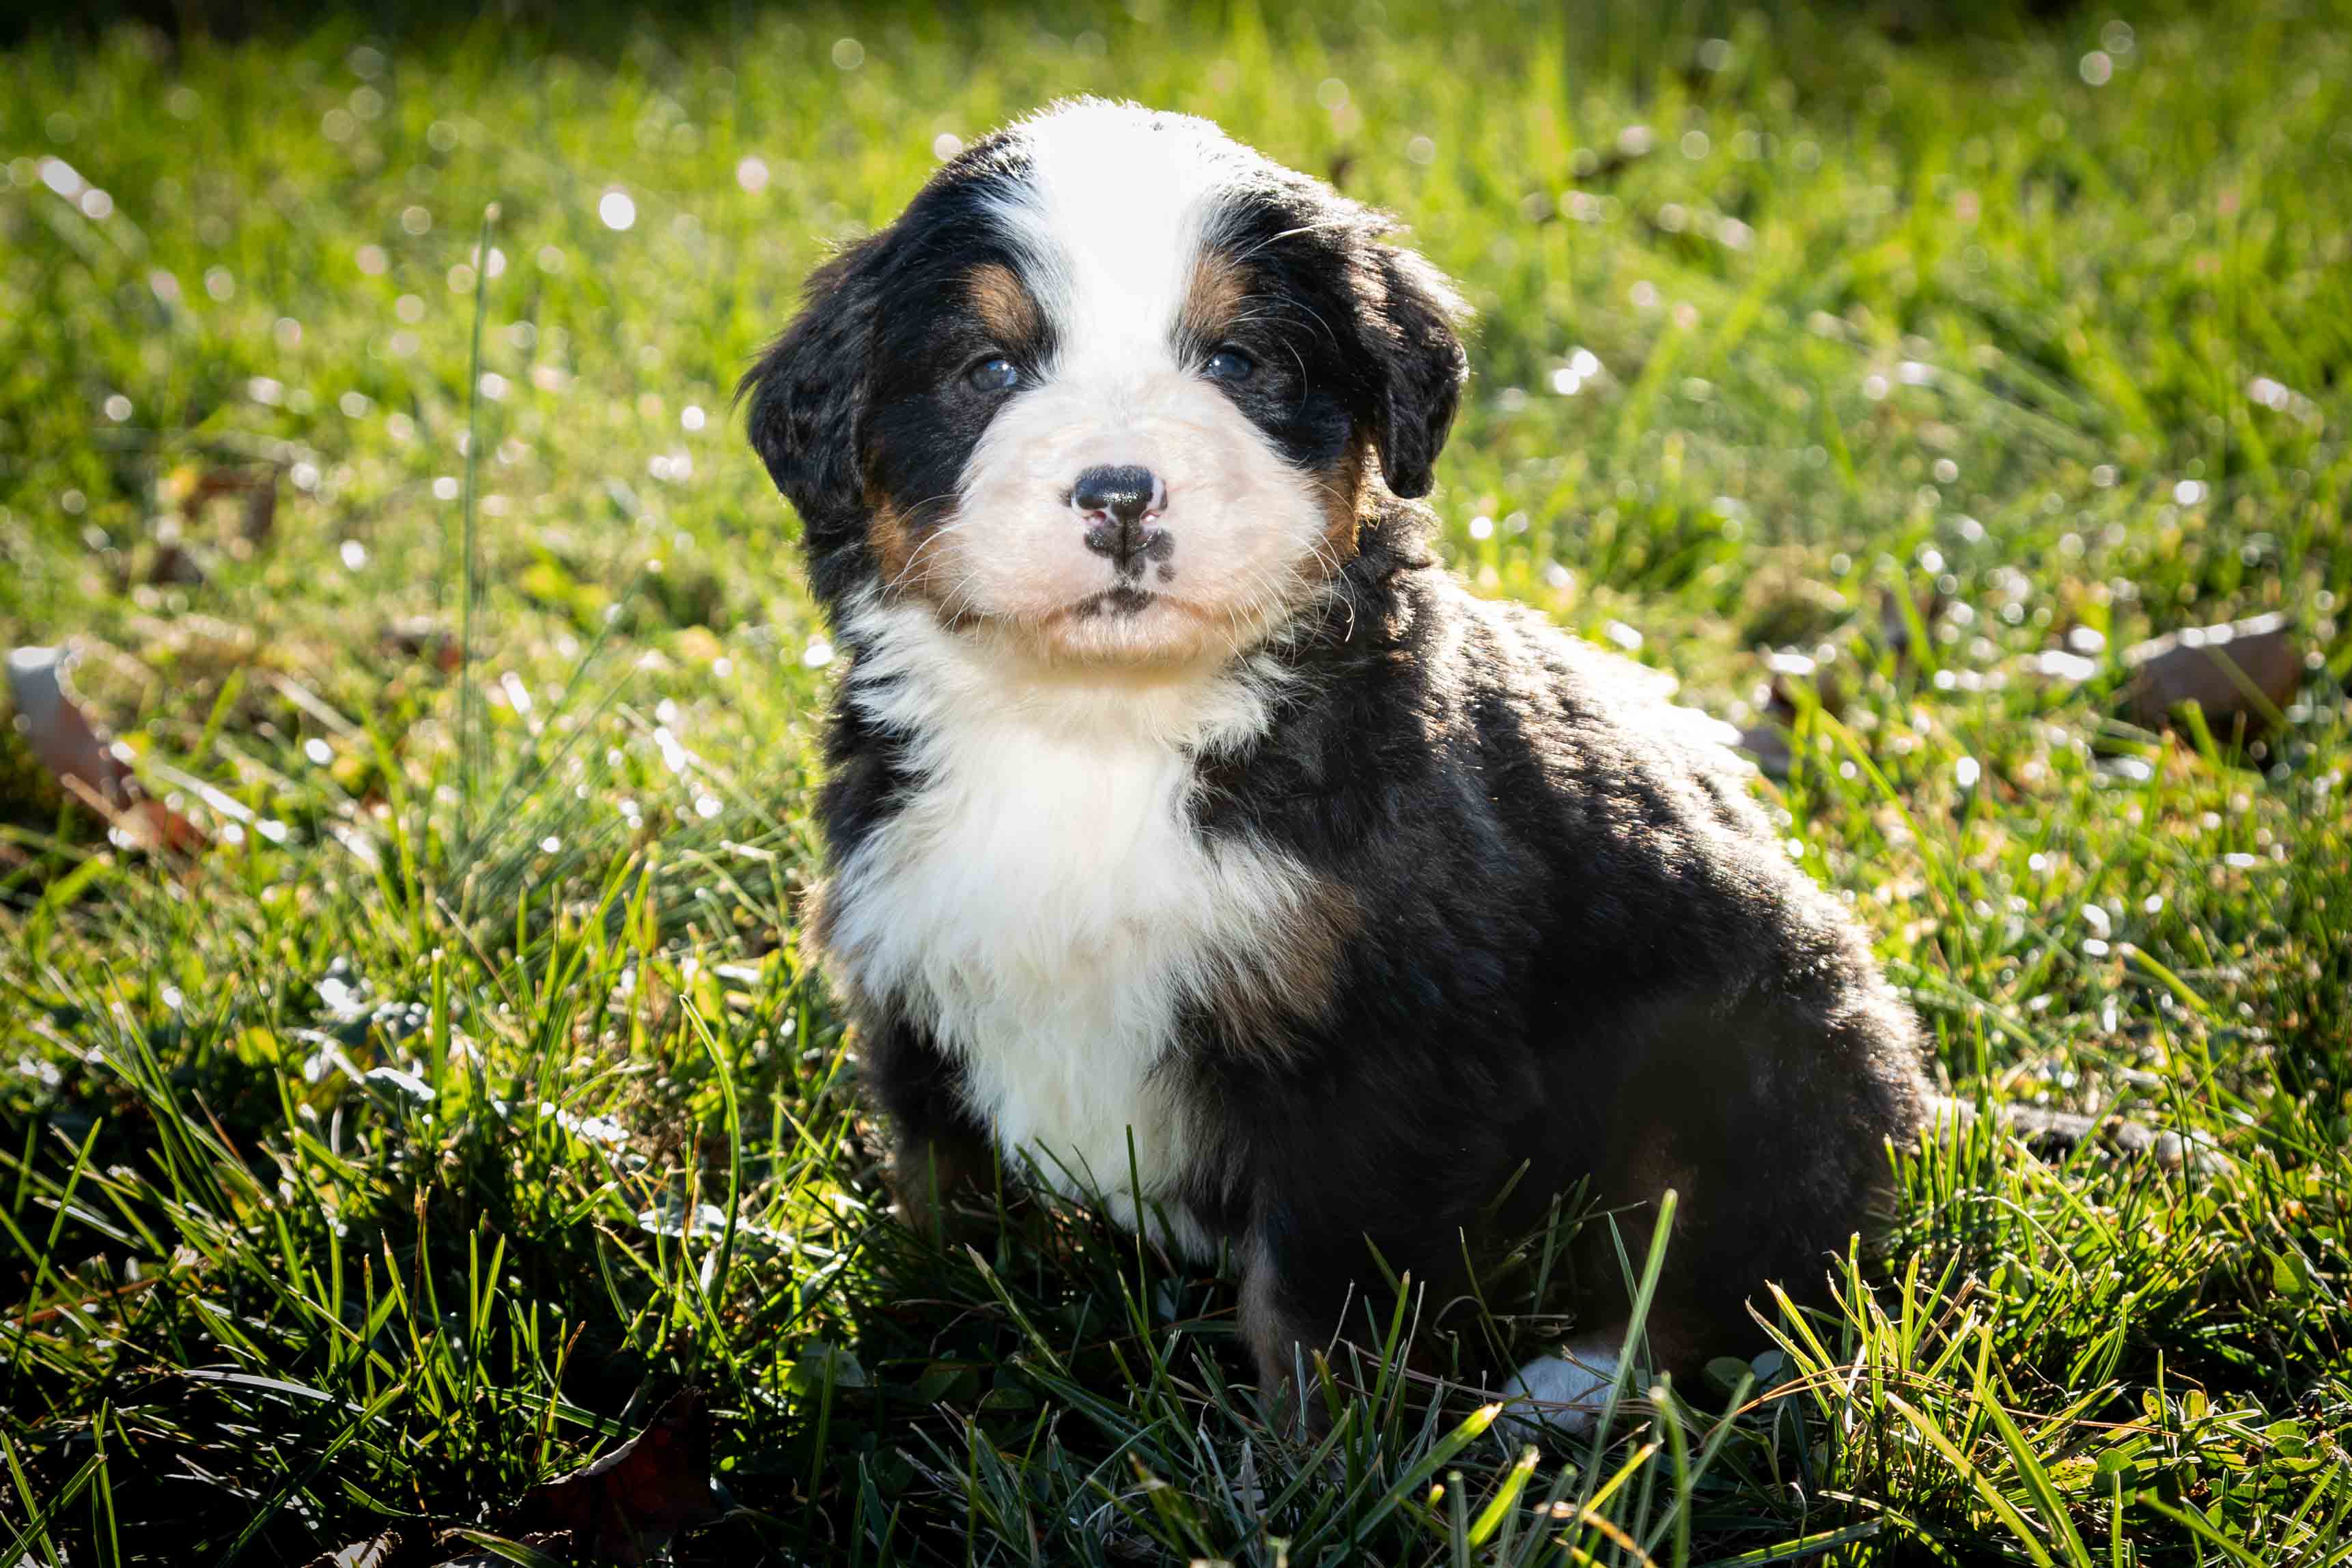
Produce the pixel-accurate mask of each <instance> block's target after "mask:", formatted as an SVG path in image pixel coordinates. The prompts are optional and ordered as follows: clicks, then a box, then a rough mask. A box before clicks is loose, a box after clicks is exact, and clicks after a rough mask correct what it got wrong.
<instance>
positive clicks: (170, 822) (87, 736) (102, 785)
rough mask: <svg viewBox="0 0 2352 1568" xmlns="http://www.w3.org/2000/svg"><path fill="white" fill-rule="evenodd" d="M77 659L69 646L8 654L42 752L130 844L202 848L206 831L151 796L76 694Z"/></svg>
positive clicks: (16, 694) (21, 718)
mask: <svg viewBox="0 0 2352 1568" xmlns="http://www.w3.org/2000/svg"><path fill="white" fill-rule="evenodd" d="M71 664H72V657H71V655H70V654H69V653H68V651H67V650H66V649H64V648H61V647H20V648H16V649H15V650H13V651H12V652H11V653H10V654H9V655H8V691H9V695H10V696H11V697H12V698H13V699H14V700H15V701H16V720H17V725H18V728H19V730H20V731H21V732H22V733H23V735H24V737H25V742H26V745H27V746H28V747H29V748H30V749H31V751H32V753H33V756H34V758H35V759H36V760H37V761H38V762H39V763H40V764H41V765H42V766H43V767H45V768H47V769H48V770H49V772H50V773H53V774H54V775H56V777H57V781H58V784H59V785H60V786H61V787H62V788H63V789H64V790H65V792H66V793H67V794H68V795H72V796H73V797H74V798H75V799H77V800H79V801H80V802H81V803H82V804H83V805H87V806H89V808H90V809H91V810H92V811H94V812H96V813H97V814H98V815H99V816H100V817H101V818H103V819H104V820H105V821H106V822H107V823H108V824H109V825H110V826H111V827H112V828H113V830H114V832H115V833H116V834H117V835H119V836H121V838H122V840H123V841H124V842H125V844H126V845H128V846H129V847H135V848H142V849H174V850H178V851H180V852H182V853H189V852H192V851H194V850H195V849H198V848H200V847H203V845H204V843H205V836H204V833H203V831H202V830H201V829H200V828H198V827H197V826H196V825H195V824H194V823H193V822H190V821H189V820H188V819H187V818H186V817H184V816H181V815H180V814H179V813H178V812H176V811H173V809H172V808H171V807H170V806H168V805H164V804H163V802H162V801H159V800H152V799H150V798H148V796H147V795H145V793H144V792H143V791H142V790H141V789H140V787H139V781H138V779H137V778H136V777H134V776H133V775H132V773H131V766H130V764H129V763H126V762H124V761H123V760H122V757H121V753H120V752H118V751H117V750H116V749H115V748H114V747H113V746H112V745H110V743H109V742H107V740H106V738H105V736H103V735H102V734H100V732H99V729H98V726H97V725H96V724H94V723H92V722H91V721H90V718H89V714H88V713H85V712H84V711H83V710H82V707H81V704H80V703H79V702H78V701H77V700H75V698H74V694H73V689H72V687H71V685H70V683H69V682H68V679H67V676H68V670H69V669H70V667H71Z"/></svg>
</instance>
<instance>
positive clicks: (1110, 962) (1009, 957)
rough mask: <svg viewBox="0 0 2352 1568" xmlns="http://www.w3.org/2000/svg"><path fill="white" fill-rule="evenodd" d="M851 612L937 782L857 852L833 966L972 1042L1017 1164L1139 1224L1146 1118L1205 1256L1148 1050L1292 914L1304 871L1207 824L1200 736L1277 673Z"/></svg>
mask: <svg viewBox="0 0 2352 1568" xmlns="http://www.w3.org/2000/svg"><path fill="white" fill-rule="evenodd" d="M845 621H846V623H847V625H848V626H849V627H850V628H851V630H852V633H853V635H855V636H856V637H857V638H858V639H859V646H860V648H861V652H860V654H859V657H858V659H857V662H856V668H854V670H853V671H852V673H851V676H850V679H851V682H852V684H851V698H852V700H854V701H856V703H857V704H858V705H859V706H860V707H861V708H862V709H864V710H866V712H867V713H868V714H869V715H871V716H872V717H873V718H874V719H875V720H877V721H879V722H882V723H885V724H887V725H889V726H890V727H892V728H893V729H895V730H897V731H899V732H900V733H902V734H904V735H907V736H908V737H910V738H911V740H912V742H913V743H914V753H913V758H912V761H913V763H914V767H915V769H916V771H917V772H919V774H920V776H921V780H922V783H921V785H920V790H919V794H918V795H916V797H915V798H914V799H913V800H912V801H910V802H909V803H908V805H907V807H906V808H905V809H904V810H903V811H901V812H899V813H898V815H897V816H894V817H892V818H891V819H890V821H889V822H888V823H887V824H886V825H884V826H882V827H881V828H879V829H878V830H877V832H876V833H875V835H874V836H873V837H871V838H870V839H868V840H867V841H866V843H865V844H864V845H862V846H861V847H859V848H858V849H857V851H856V853H855V855H853V857H852V858H850V860H849V861H848V862H847V863H846V864H845V866H844V867H843V868H842V871H841V875H840V877H839V878H838V879H837V880H836V882H835V892H834V893H833V895H832V898H833V902H832V904H831V906H830V907H829V909H828V910H827V918H828V921H829V922H830V952H829V953H828V959H829V962H830V963H831V964H832V965H833V966H834V969H835V973H836V974H837V975H840V976H842V977H845V978H846V979H848V980H849V981H850V982H851V983H852V984H854V985H856V987H857V988H858V989H859V990H860V991H862V992H864V993H865V994H867V995H869V996H873V997H876V998H877V999H879V998H888V999H890V1000H892V1001H893V1002H894V1003H895V1004H896V1005H898V1007H899V1008H900V1009H901V1010H903V1011H905V1012H907V1013H908V1014H909V1015H910V1016H913V1017H915V1018H916V1019H918V1020H919V1022H921V1023H922V1024H923V1025H924V1026H926V1027H927V1028H929V1030H930V1031H931V1033H932V1034H933V1036H934V1037H936V1038H937V1039H938V1040H939V1041H940V1043H941V1044H942V1045H944V1046H945V1047H947V1048H949V1049H950V1050H952V1051H954V1052H955V1053H957V1054H958V1055H959V1057H960V1058H961V1059H962V1061H963V1062H964V1063H965V1065H966V1068H967V1070H968V1073H969V1079H970V1086H971V1089H970V1092H971V1098H972V1100H973V1105H972V1109H973V1110H975V1111H976V1112H977V1113H979V1114H980V1115H981V1116H982V1118H983V1119H984V1120H985V1121H986V1122H987V1124H988V1125H989V1126H990V1127H991V1128H992V1129H993V1131H994V1133H995V1135H996V1138H997V1141H998V1143H999V1145H1000V1147H1001V1148H1002V1149H1003V1152H1005V1154H1006V1155H1007V1156H1008V1158H1013V1159H1023V1160H1030V1161H1034V1163H1036V1165H1037V1167H1038V1169H1039V1172H1040V1173H1041V1175H1042V1176H1043V1177H1044V1178H1045V1180H1046V1181H1047V1182H1048V1183H1050V1184H1052V1185H1054V1186H1055V1187H1056V1188H1058V1189H1059V1190H1061V1191H1063V1192H1065V1193H1066V1194H1071V1195H1075V1196H1083V1197H1099V1198H1101V1199H1102V1200H1103V1201H1104V1203H1105V1205H1106V1206H1107V1208H1108V1211H1109V1212H1110V1213H1111V1215H1113V1216H1114V1217H1116V1218H1117V1219H1118V1221H1119V1222H1120V1223H1121V1224H1123V1225H1128V1226H1134V1225H1136V1224H1137V1223H1138V1218H1137V1215H1138V1205H1137V1202H1136V1197H1137V1192H1136V1189H1135V1184H1131V1183H1130V1180H1129V1135H1130V1132H1131V1134H1132V1138H1133V1161H1134V1174H1135V1177H1136V1178H1137V1182H1138V1183H1139V1185H1140V1192H1141V1196H1142V1197H1143V1199H1144V1200H1145V1204H1146V1206H1147V1207H1150V1206H1153V1205H1156V1206H1157V1208H1158V1212H1159V1213H1160V1219H1161V1221H1162V1224H1161V1225H1160V1226H1154V1227H1153V1228H1154V1233H1155V1234H1156V1235H1157V1236H1159V1237H1160V1238H1161V1239H1164V1240H1167V1241H1169V1242H1170V1243H1171V1244H1172V1245H1174V1246H1176V1247H1179V1248H1181V1249H1182V1250H1184V1251H1186V1252H1188V1253H1191V1254H1192V1255H1194V1256H1206V1255H1208V1254H1209V1253H1210V1251H1211V1250H1212V1249H1211V1248H1210V1247H1209V1245H1208V1243H1207V1242H1206V1241H1205V1240H1204V1238H1203V1237H1202V1233H1201V1231H1200V1228H1199V1226H1197V1225H1196V1224H1195V1223H1194V1222H1193V1221H1192V1217H1191V1216H1190V1215H1186V1214H1184V1213H1183V1212H1181V1208H1179V1207H1178V1206H1177V1205H1175V1204H1174V1203H1173V1201H1172V1199H1171V1194H1170V1184H1171V1182H1172V1181H1173V1180H1174V1178H1175V1177H1176V1175H1177V1174H1178V1173H1179V1172H1180V1171H1181V1167H1182V1163H1183V1158H1184V1154H1185V1152H1186V1147H1187V1140H1188V1138H1189V1137H1190V1130H1189V1129H1187V1128H1186V1127H1185V1126H1184V1125H1183V1121H1182V1118H1181V1115H1180V1114H1179V1113H1178V1110H1177V1108H1176V1106H1175V1104H1174V1102H1173V1101H1172V1100H1171V1099H1170V1098H1169V1097H1167V1096H1166V1095H1165V1094H1164V1093H1163V1092H1162V1091H1161V1089H1160V1087H1159V1085H1158V1084H1157V1083H1156V1082H1155V1080H1154V1079H1153V1075H1152V1068H1153V1067H1154V1066H1155V1065H1156V1064H1157V1063H1158V1062H1159V1061H1160V1058H1162V1056H1163V1055H1164V1054H1165V1053H1166V1051H1167V1050H1168V1049H1169V1047H1170V1046H1171V1041H1172V1038H1173V1031H1174V1027H1175V1024H1176V1020H1177V1015H1178V1011H1179V1009H1180V1008H1181V1006H1182V1005H1183V1004H1184V1002H1185V1001H1186V1000H1187V999H1188V998H1189V997H1192V996H1197V995H1199V994H1201V993H1202V990H1203V988H1204V987H1205V986H1206V985H1208V984H1210V983H1211V982H1212V981H1213V979H1214V977H1215V976H1216V975H1217V974H1218V973H1221V972H1222V971H1223V970H1224V968H1225V967H1226V966H1230V965H1235V964H1239V963H1244V962H1246V961H1247V959H1248V957H1249V955H1251V954H1252V953H1254V952H1259V951H1262V950H1263V949H1264V947H1265V944H1266V942H1268V940H1269V936H1270V933H1271V932H1273V931H1276V930H1277V929H1279V928H1280V927H1281V925H1282V924H1283V922H1285V921H1286V920H1287V919H1288V918H1289V917H1290V916H1291V915H1292V914H1293V913H1294V912H1295V910H1296V909H1297V903H1298V901H1299V900H1300V898H1301V896H1302V887H1303V883H1304V878H1305V873H1303V872H1302V871H1301V870H1300V869H1299V868H1297V867H1296V866H1295V865H1292V864H1290V863H1288V862H1287V861H1286V860H1284V859H1282V858H1279V857H1276V856H1275V855H1272V854H1270V853H1265V852H1262V851H1255V850H1251V849H1247V848H1240V847H1231V846H1223V847H1220V846H1217V845H1213V844H1210V843H1206V842H1204V841H1203V840H1202V838H1201V837H1200V836H1199V835H1198V834H1196V833H1195V832H1193V831H1192V827H1191V826H1190V825H1189V824H1188V823H1187V821H1186V816H1185V792H1186V790H1187V788H1188V787H1189V785H1188V778H1189V773H1190V770H1189V767H1188V765H1187V761H1186V752H1188V751H1200V750H1211V751H1213V750H1216V749H1219V748H1220V747H1223V746H1230V745H1233V744H1234V743H1236V742H1240V741H1242V740H1243V739H1244V738H1245V737H1248V736H1250V735H1253V734H1255V733H1256V732H1258V731H1260V730H1262V729H1263V728H1264V726H1265V681H1266V680H1267V679H1270V678H1269V677H1268V676H1267V675H1266V674H1265V672H1264V671H1262V670H1260V669H1258V668H1256V667H1255V665H1254V664H1253V663H1252V662H1250V661H1244V662H1243V663H1242V664H1241V665H1239V666H1237V667H1228V668H1223V669H1219V668H1215V667H1214V666H1213V665H1211V666H1206V667H1202V668H1190V669H1185V670H1179V671H1170V670H1167V669H1164V668H1160V667H1156V666H1155V667H1150V668H1146V669H1137V670H1131V671H1129V672H1126V673H1125V674H1123V675H1122V674H1118V673H1117V672H1111V673H1106V672H1105V671H1104V670H1103V669H1101V668H1093V669H1087V670H1080V669H1076V668H1069V667H1066V666H1058V665H1055V664H1052V663H1045V662H1040V661H1038V660H1037V659H1035V658H1034V657H1032V656H1031V655H1030V654H1029V653H1027V652H1025V651H1024V650H1023V649H1022V648H1021V647H1019V646H1017V645H1015V644H1013V643H1010V642H1007V641H1004V640H1003V639H996V638H991V637H974V636H972V635H971V634H970V633H962V634H959V633H956V632H950V631H949V630H947V629H946V628H944V627H942V626H940V624H939V623H938V621H937V620H936V619H935V618H934V617H933V616H932V615H931V613H930V612H929V610H928V609H927V608H925V607H923V606H921V605H881V604H879V603H877V601H875V600H874V599H872V598H871V597H868V598H867V599H866V600H864V601H863V602H861V603H859V604H858V605H855V606H854V607H852V608H851V609H850V610H849V611H848V612H847V614H846V616H845Z"/></svg>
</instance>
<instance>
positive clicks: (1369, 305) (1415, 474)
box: [1359, 242, 1470, 500]
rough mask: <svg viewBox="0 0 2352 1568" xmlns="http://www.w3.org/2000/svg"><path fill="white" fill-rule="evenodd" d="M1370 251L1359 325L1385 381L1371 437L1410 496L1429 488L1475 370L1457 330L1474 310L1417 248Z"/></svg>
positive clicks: (1397, 486) (1388, 472) (1397, 485)
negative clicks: (1466, 382) (1464, 388)
mask: <svg viewBox="0 0 2352 1568" xmlns="http://www.w3.org/2000/svg"><path fill="white" fill-rule="evenodd" d="M1368 249H1369V251H1370V256H1369V257H1368V258H1367V259H1366V261H1365V264H1364V270H1363V276H1364V278H1365V283H1364V294H1365V299H1364V301H1363V306H1362V309H1361V310H1360V311H1359V316H1360V321H1361V325H1360V331H1361V332H1362V334H1363V342H1364V346H1365V348H1366V350H1367V351H1368V352H1369V353H1370V356H1371V360H1372V363H1373V365H1374V366H1375V368H1376V369H1377V371H1378V373H1379V376H1380V380H1381V387H1380V388H1379V389H1378V392H1377V394H1376V395H1375V398H1374V401H1373V405H1372V440H1373V442H1374V444H1375V445H1376V446H1378V447H1379V448H1380V454H1381V477H1382V478H1384V479H1387V480H1388V483H1389V489H1391V490H1392V491H1394V492H1395V493H1396V494H1398V495H1401V496H1403V497H1405V498H1407V499H1408V500H1410V499H1412V498H1414V497H1417V496H1424V495H1427V494H1428V493H1429V486H1430V480H1431V478H1432V473H1431V470H1432V469H1433V468H1435V466H1436V464H1437V454H1438V453H1439V452H1441V451H1443V450H1444V448H1445V433H1446V431H1447V430H1448V429H1449V428H1451V427H1452V426H1453V424H1454V407H1455V405H1458V404H1459V403H1460V402H1461V398H1462V383H1463V381H1464V379H1465V377H1467V376H1468V375H1469V374H1470V361H1469V356H1468V355H1466V354H1465V353H1463V352H1462V340H1461V338H1460V337H1458V336H1456V335H1455V333H1454V323H1455V322H1456V321H1462V320H1464V319H1465V318H1466V317H1467V316H1468V315H1469V314H1470V308H1469V306H1467V305H1465V304H1464V303H1463V302H1462V297H1461V296H1460V295H1458V294H1456V293H1455V292H1454V288H1453V286H1452V285H1451V284H1449V283H1448V282H1446V280H1445V279H1444V275H1443V274H1441V273H1440V272H1439V271H1438V270H1437V268H1434V267H1432V266H1431V265H1430V264H1429V263H1428V262H1426V261H1423V259H1422V258H1420V257H1418V256H1415V255H1414V254H1413V253H1412V252H1411V251H1409V250H1399V249H1397V248H1395V247H1392V246H1388V245H1382V244H1380V243H1378V242H1374V243H1373V244H1371V245H1370V247H1368Z"/></svg>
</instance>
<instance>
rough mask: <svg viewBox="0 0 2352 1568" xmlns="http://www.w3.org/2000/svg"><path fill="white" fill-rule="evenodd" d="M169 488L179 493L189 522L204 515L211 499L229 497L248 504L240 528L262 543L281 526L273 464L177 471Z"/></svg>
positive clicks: (181, 505)
mask: <svg viewBox="0 0 2352 1568" xmlns="http://www.w3.org/2000/svg"><path fill="white" fill-rule="evenodd" d="M168 489H170V490H172V491H174V492H176V493H177V494H178V497H179V501H180V515H181V516H182V517H184V518H186V519H187V520H188V521H190V522H194V521H196V520H197V519H198V518H199V517H200V516H202V515H203V513H204V510H205V507H206V506H207V505H208V504H210V503H211V502H212V501H214V500H218V499H222V498H226V499H229V500H242V501H243V502H244V503H245V504H244V507H243V509H242V512H241V515H240V516H239V517H238V519H237V524H238V531H240V532H241V533H243V534H244V536H245V537H246V539H247V540H248V541H250V542H253V543H255V544H259V543H260V542H263V541H264V540H266V539H268V537H269V535H270V533H271V531H273V530H275V529H276V527H277V526H278V467H277V465H276V464H274V463H267V464H260V465H257V466H255V467H253V468H204V469H201V470H196V471H193V472H192V471H188V470H183V471H181V472H180V473H177V474H174V475H173V479H172V482H171V484H170V485H169V487H168Z"/></svg>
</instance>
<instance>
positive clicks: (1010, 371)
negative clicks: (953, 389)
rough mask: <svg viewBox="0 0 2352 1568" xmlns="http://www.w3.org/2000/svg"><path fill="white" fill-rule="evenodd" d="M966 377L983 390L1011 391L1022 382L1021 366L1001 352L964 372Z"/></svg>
mask: <svg viewBox="0 0 2352 1568" xmlns="http://www.w3.org/2000/svg"><path fill="white" fill-rule="evenodd" d="M964 379H965V380H966V381H969V382H970V383H971V384H972V385H973V386H975V387H977V388H979V389H980V390H981V391H982V392H1010V391H1012V390H1013V388H1014V387H1016V386H1018V385H1020V384H1021V367H1020V366H1019V365H1017V364H1014V363H1013V362H1012V361H1011V360H1009V359H1006V358H1004V357H1003V355H1002V354H999V355H995V356H993V357H992V358H989V359H984V360H982V361H981V362H980V363H978V364H976V365H973V366H972V367H971V369H970V370H968V371H966V372H964Z"/></svg>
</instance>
